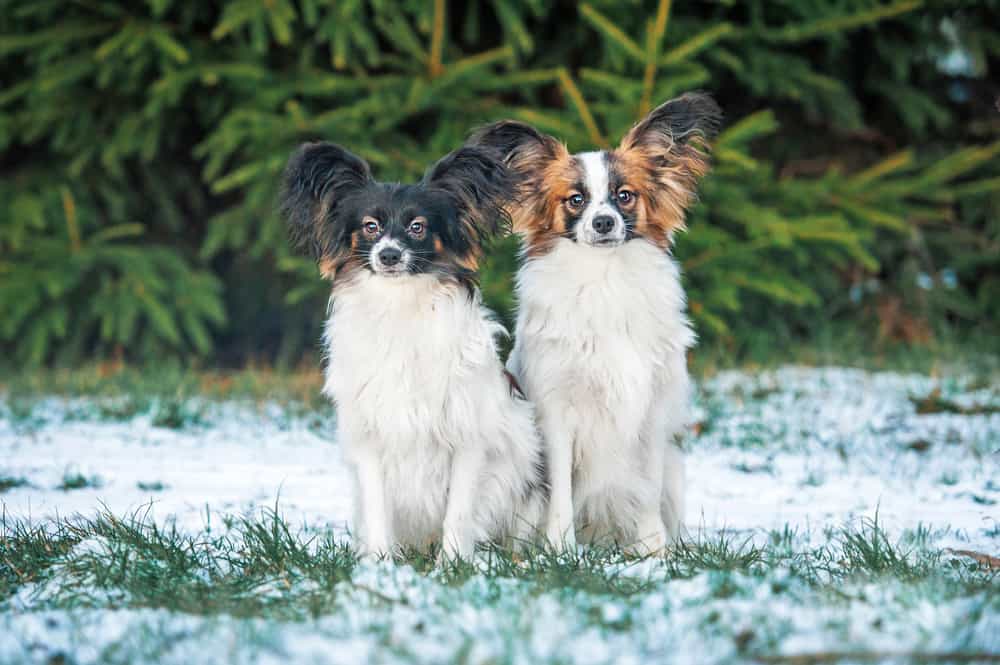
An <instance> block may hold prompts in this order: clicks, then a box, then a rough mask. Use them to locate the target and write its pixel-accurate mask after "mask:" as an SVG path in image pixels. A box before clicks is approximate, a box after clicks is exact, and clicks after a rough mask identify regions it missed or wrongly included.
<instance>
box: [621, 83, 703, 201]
mask: <svg viewBox="0 0 1000 665" xmlns="http://www.w3.org/2000/svg"><path fill="white" fill-rule="evenodd" d="M721 121H722V110H721V109H720V108H719V105H718V104H716V103H715V100H714V99H712V98H711V97H709V96H708V95H707V94H705V93H701V92H690V93H686V94H684V95H681V96H680V97H677V98H676V99H671V100H670V101H668V102H665V103H663V104H661V105H660V106H658V107H657V108H655V109H653V110H652V111H651V112H650V113H649V115H647V116H646V117H645V118H643V119H642V120H641V121H639V122H638V123H637V124H636V125H635V126H634V127H632V129H631V130H629V132H628V133H627V134H626V135H625V138H623V139H622V142H621V145H620V146H619V147H618V150H619V151H620V152H623V153H627V152H631V151H635V152H638V153H640V154H641V155H642V156H643V157H645V158H647V159H649V160H651V161H652V163H653V164H654V165H656V166H657V167H659V168H662V169H664V174H663V175H664V177H665V178H671V179H676V181H677V182H678V184H680V185H681V186H682V187H683V188H684V189H685V190H686V191H688V192H693V191H694V185H695V183H696V181H697V180H698V179H699V178H701V177H702V176H704V175H705V173H707V172H708V165H709V163H708V142H709V141H710V140H711V139H713V138H714V137H715V135H716V134H717V133H718V131H719V125H720V123H721Z"/></svg>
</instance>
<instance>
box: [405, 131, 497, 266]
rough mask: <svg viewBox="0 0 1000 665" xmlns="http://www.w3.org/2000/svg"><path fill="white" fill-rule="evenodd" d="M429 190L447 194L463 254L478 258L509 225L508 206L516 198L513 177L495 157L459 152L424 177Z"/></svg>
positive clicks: (475, 150) (485, 152) (476, 150)
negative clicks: (452, 207)
mask: <svg viewBox="0 0 1000 665" xmlns="http://www.w3.org/2000/svg"><path fill="white" fill-rule="evenodd" d="M423 184H424V185H425V186H426V187H429V188H433V189H438V190H442V191H444V192H447V193H448V195H449V196H450V198H451V200H452V203H453V204H454V206H455V208H456V211H457V222H458V224H457V228H456V229H455V230H456V232H457V237H456V238H455V240H457V241H459V242H460V244H461V245H464V247H462V248H461V250H462V253H463V254H465V253H470V254H471V255H474V256H475V257H478V255H479V253H480V251H481V249H482V247H483V245H484V244H486V243H488V242H489V241H490V240H491V239H492V238H494V237H496V236H498V235H501V234H503V233H505V232H506V231H507V230H508V228H509V225H510V218H509V217H508V215H507V212H506V209H505V206H506V204H507V203H508V201H510V200H511V199H512V198H513V197H514V189H515V179H514V174H513V173H512V172H511V170H510V169H508V168H507V167H506V166H505V165H504V163H503V161H502V160H501V159H499V158H498V156H497V155H496V154H495V153H492V152H490V151H488V150H484V149H481V148H475V147H464V148H460V149H458V150H456V151H454V152H452V153H450V154H448V155H446V156H445V157H443V158H442V159H441V160H440V161H438V162H437V163H436V164H434V165H433V166H432V167H430V168H429V169H428V170H427V173H426V174H425V175H424V179H423Z"/></svg>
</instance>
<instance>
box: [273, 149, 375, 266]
mask: <svg viewBox="0 0 1000 665" xmlns="http://www.w3.org/2000/svg"><path fill="white" fill-rule="evenodd" d="M371 182H372V175H371V169H370V168H369V167H368V164H367V163H366V162H365V161H364V160H363V159H361V158H360V157H358V156H357V155H354V154H352V153H351V152H349V151H347V150H345V149H344V148H341V147H340V146H338V145H334V144H333V143H327V142H320V143H305V144H303V145H301V146H299V148H298V150H296V151H295V153H294V154H293V155H292V157H291V158H290V159H289V160H288V166H286V167H285V175H284V181H283V186H282V192H281V212H282V214H283V215H284V217H285V219H286V220H287V222H288V228H289V234H290V236H291V239H292V242H293V244H295V245H296V246H298V247H305V248H307V249H308V250H309V251H310V252H311V253H312V254H313V256H314V257H315V258H316V259H317V260H318V261H320V262H324V261H330V260H333V259H335V257H336V255H337V254H338V253H339V252H340V249H341V248H342V246H343V243H344V235H345V233H346V220H343V219H341V217H340V216H339V215H338V212H339V210H338V209H339V207H340V204H341V202H342V201H343V199H344V197H345V196H347V195H348V194H350V193H351V192H352V191H356V190H358V189H361V188H363V187H365V186H366V185H368V184H369V183H371ZM334 268H335V266H334Z"/></svg>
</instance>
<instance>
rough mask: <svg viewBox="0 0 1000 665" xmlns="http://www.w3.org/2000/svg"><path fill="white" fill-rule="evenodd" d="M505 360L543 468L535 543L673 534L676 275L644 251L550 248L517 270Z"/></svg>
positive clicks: (677, 472)
mask: <svg viewBox="0 0 1000 665" xmlns="http://www.w3.org/2000/svg"><path fill="white" fill-rule="evenodd" d="M517 292H518V298H519V302H520V310H519V313H518V321H517V343H516V345H515V347H514V350H513V352H512V354H511V357H510V360H509V362H508V366H509V369H510V370H511V371H512V373H513V374H514V375H515V376H518V378H519V379H520V380H521V385H522V387H523V388H524V390H525V392H526V393H527V395H528V397H529V399H532V400H533V401H534V402H535V408H536V411H537V414H538V422H539V426H540V428H541V430H542V435H543V437H544V438H545V443H546V446H547V450H548V456H549V466H550V468H551V469H552V473H551V474H550V482H551V484H552V492H551V496H552V499H551V504H550V509H549V512H548V517H547V524H546V535H547V536H548V537H549V539H550V540H553V541H555V542H557V543H558V542H559V541H560V540H564V539H565V540H568V541H571V540H572V537H573V533H574V531H573V524H574V521H575V526H576V533H577V535H578V536H579V537H582V538H584V539H587V540H593V539H595V538H607V537H612V538H617V539H620V540H621V541H622V542H623V543H632V544H636V543H639V545H638V547H639V548H641V549H648V550H658V549H660V548H662V547H663V546H664V544H665V543H667V542H669V541H670V540H671V539H674V538H676V537H677V536H678V534H679V530H680V527H681V523H682V520H683V514H684V472H683V459H682V457H681V454H680V451H679V450H678V449H677V447H676V446H674V445H673V443H671V439H672V438H673V436H674V435H675V434H676V433H678V432H680V431H681V430H682V429H683V428H684V427H685V425H686V424H687V422H688V418H689V417H690V407H689V403H688V400H689V379H688V373H687V364H686V359H685V354H686V351H687V349H688V348H689V347H691V346H692V345H693V344H694V340H695V336H694V333H693V331H692V330H691V326H690V323H689V321H688V319H687V317H686V316H685V313H684V308H685V302H684V292H683V290H682V288H681V284H680V271H679V269H678V267H677V265H676V264H675V263H674V261H673V260H672V259H671V258H670V257H669V256H668V255H667V254H666V253H664V252H663V251H662V250H661V249H659V248H657V247H655V246H654V245H653V244H651V243H649V242H647V241H645V240H641V239H636V240H632V241H630V242H627V243H625V244H623V245H620V246H618V247H614V248H607V247H592V246H589V245H585V244H583V243H574V242H572V241H571V240H568V239H560V240H558V241H557V242H556V245H555V247H554V248H553V250H552V251H551V252H549V253H547V254H545V255H543V256H541V257H538V258H532V259H530V260H528V261H527V262H526V263H525V264H524V265H523V266H522V268H521V269H520V271H519V273H518V282H517Z"/></svg>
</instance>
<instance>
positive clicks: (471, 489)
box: [441, 444, 483, 559]
mask: <svg viewBox="0 0 1000 665" xmlns="http://www.w3.org/2000/svg"><path fill="white" fill-rule="evenodd" d="M482 467H483V451H482V449H481V448H480V446H478V445H475V444H473V445H466V446H463V447H460V448H459V449H457V450H456V451H455V454H454V456H453V457H452V461H451V480H450V483H449V486H448V507H447V508H446V509H445V515H444V526H443V528H442V537H441V540H442V542H441V548H442V554H443V555H444V557H445V558H446V559H469V558H471V557H472V555H473V554H475V552H476V534H477V529H476V528H475V524H473V520H474V518H475V512H476V511H475V500H476V494H477V492H478V490H479V485H480V483H481V482H482Z"/></svg>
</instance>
